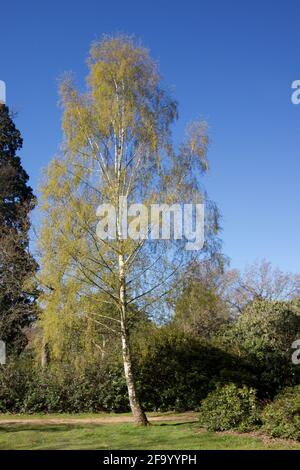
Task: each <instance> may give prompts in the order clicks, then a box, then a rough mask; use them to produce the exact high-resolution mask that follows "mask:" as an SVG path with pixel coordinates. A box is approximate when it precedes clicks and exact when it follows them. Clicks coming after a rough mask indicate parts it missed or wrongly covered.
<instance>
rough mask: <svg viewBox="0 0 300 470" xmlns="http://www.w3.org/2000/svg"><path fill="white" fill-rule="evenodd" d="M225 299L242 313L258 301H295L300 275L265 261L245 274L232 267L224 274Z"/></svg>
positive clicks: (299, 287) (257, 263) (298, 292)
mask: <svg viewBox="0 0 300 470" xmlns="http://www.w3.org/2000/svg"><path fill="white" fill-rule="evenodd" d="M222 283H223V298H224V299H225V300H226V302H227V303H228V304H229V305H230V306H231V308H232V309H233V311H235V312H237V313H241V312H242V311H243V310H244V309H245V307H247V306H248V305H249V304H251V303H252V302H253V301H255V300H267V301H275V300H282V301H285V300H293V299H296V298H297V297H299V296H300V274H293V273H288V272H284V271H281V270H280V269H278V268H274V267H273V266H272V264H271V263H270V262H269V261H266V260H262V261H260V262H256V263H254V264H252V265H250V266H248V267H247V268H246V269H245V271H244V272H243V273H241V272H240V271H239V270H236V269H234V270H229V271H227V272H226V273H225V275H224V277H223V281H222Z"/></svg>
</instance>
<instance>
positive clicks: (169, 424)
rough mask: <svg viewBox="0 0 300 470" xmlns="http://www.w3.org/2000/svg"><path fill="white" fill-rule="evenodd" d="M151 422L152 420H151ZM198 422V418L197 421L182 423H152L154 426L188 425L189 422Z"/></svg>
mask: <svg viewBox="0 0 300 470" xmlns="http://www.w3.org/2000/svg"><path fill="white" fill-rule="evenodd" d="M150 422H151V421H150ZM196 423H198V420H195V421H181V422H180V423H178V422H177V423H172V422H170V423H151V425H152V426H172V427H175V426H186V425H187V424H196Z"/></svg>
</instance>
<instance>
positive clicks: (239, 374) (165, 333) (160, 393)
mask: <svg viewBox="0 0 300 470" xmlns="http://www.w3.org/2000/svg"><path fill="white" fill-rule="evenodd" d="M136 370H137V372H138V384H139V387H140V392H141V398H142V401H143V404H144V406H145V408H146V409H147V410H149V411H150V410H154V411H169V410H176V411H184V410H193V409H194V410H197V409H199V402H200V401H201V400H202V399H203V398H205V397H206V396H207V394H208V393H209V392H210V391H212V390H214V389H215V386H216V384H217V383H224V384H226V383H228V382H235V383H237V384H239V385H242V384H243V383H246V384H248V385H249V386H254V384H255V376H254V374H251V372H250V371H249V370H248V369H247V367H245V366H244V364H243V361H242V360H241V359H239V358H237V357H235V356H232V355H231V354H229V353H226V352H224V351H222V350H220V349H217V348H215V347H213V346H211V344H209V343H208V342H206V341H204V340H203V339H198V338H195V337H193V336H189V335H185V334H183V333H180V332H178V331H176V330H174V329H168V328H161V330H160V331H159V332H157V334H153V335H152V337H151V338H149V339H148V345H147V348H146V350H145V351H144V352H143V354H141V355H140V357H139V360H138V363H137V365H136Z"/></svg>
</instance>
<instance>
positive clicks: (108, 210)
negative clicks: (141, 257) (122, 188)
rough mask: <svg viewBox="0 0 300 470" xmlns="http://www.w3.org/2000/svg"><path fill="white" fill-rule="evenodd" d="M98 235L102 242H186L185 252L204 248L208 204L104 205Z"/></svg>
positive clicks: (121, 202) (121, 201) (122, 200)
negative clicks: (205, 205)
mask: <svg viewBox="0 0 300 470" xmlns="http://www.w3.org/2000/svg"><path fill="white" fill-rule="evenodd" d="M97 216H98V217H100V221H99V222H98V224H97V229H96V233H97V236H98V237H99V238H100V239H101V240H116V239H117V238H118V239H121V240H126V239H128V238H130V239H132V240H146V239H149V240H171V239H174V240H186V244H185V249H186V250H188V251H191V250H201V249H202V248H203V245H204V204H171V205H169V204H150V206H149V207H148V206H147V205H145V204H141V203H135V204H130V205H128V201H127V198H126V196H120V197H119V201H118V207H115V206H114V205H113V204H110V203H105V204H100V206H99V207H98V209H97Z"/></svg>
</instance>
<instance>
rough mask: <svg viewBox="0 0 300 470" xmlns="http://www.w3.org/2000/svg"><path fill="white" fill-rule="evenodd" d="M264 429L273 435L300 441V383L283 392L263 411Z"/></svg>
mask: <svg viewBox="0 0 300 470" xmlns="http://www.w3.org/2000/svg"><path fill="white" fill-rule="evenodd" d="M262 422H263V429H264V430H265V431H266V432H267V433H268V434H270V435H271V436H272V437H284V438H290V439H297V440H298V441H300V385H298V386H296V387H289V388H287V389H285V390H283V392H281V393H280V394H279V395H277V397H276V398H275V400H274V401H273V403H270V404H269V405H267V406H266V407H265V409H264V410H263V413H262Z"/></svg>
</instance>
